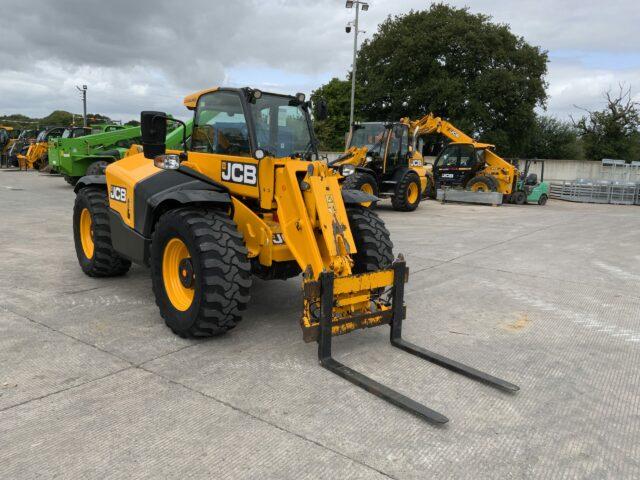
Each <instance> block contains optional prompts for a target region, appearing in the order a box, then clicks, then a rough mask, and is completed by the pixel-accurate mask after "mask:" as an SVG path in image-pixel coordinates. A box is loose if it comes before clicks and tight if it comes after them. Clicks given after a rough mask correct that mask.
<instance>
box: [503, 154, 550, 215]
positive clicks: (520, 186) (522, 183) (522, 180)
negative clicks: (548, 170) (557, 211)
mask: <svg viewBox="0 0 640 480" xmlns="http://www.w3.org/2000/svg"><path fill="white" fill-rule="evenodd" d="M537 163H539V164H540V179H538V175H537V174H536V173H529V169H530V168H531V165H532V164H537ZM509 199H510V201H511V202H512V203H516V204H518V205H523V204H525V203H537V204H538V205H545V204H546V203H547V200H548V199H549V183H548V182H545V181H544V160H531V159H526V160H525V161H524V169H523V170H522V171H521V174H520V177H519V178H518V181H517V183H516V189H515V192H514V193H513V194H512V195H511V196H510V198H509Z"/></svg>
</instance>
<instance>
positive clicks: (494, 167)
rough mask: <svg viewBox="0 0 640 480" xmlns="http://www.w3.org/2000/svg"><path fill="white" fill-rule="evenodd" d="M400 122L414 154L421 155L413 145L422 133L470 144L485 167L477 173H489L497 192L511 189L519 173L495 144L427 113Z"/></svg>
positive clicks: (508, 191)
mask: <svg viewBox="0 0 640 480" xmlns="http://www.w3.org/2000/svg"><path fill="white" fill-rule="evenodd" d="M401 121H402V122H406V123H407V124H408V125H409V131H410V132H411V134H412V137H413V150H414V155H415V156H416V158H417V156H419V157H420V158H422V155H421V154H420V153H419V152H417V151H416V149H415V145H416V143H417V139H418V138H419V137H421V136H423V135H429V134H434V133H437V134H441V135H444V136H445V137H447V138H448V139H449V140H451V144H460V145H472V146H473V147H474V148H475V149H476V151H478V150H479V151H481V154H482V156H483V158H484V163H485V167H484V168H483V169H481V170H478V172H477V174H478V175H490V176H492V177H493V178H495V179H496V180H497V182H498V190H497V191H498V192H500V193H503V194H505V195H508V194H510V193H511V191H512V189H513V185H514V183H515V179H517V178H518V177H519V175H520V172H519V171H518V169H517V168H516V167H514V166H513V165H511V164H510V163H509V162H507V161H506V160H504V159H503V158H501V157H500V156H498V155H497V154H496V153H495V152H494V151H493V149H494V148H495V145H492V144H490V143H482V142H477V141H475V140H474V139H473V138H471V137H470V136H469V135H467V134H466V133H464V132H463V131H462V130H460V129H458V128H457V127H455V126H454V125H453V124H451V123H450V122H448V121H446V120H444V119H442V118H440V117H436V116H435V115H433V113H429V114H428V115H425V116H424V117H422V118H420V119H419V120H414V121H411V120H409V119H408V118H403V119H402V120H401Z"/></svg>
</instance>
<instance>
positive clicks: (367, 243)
mask: <svg viewBox="0 0 640 480" xmlns="http://www.w3.org/2000/svg"><path fill="white" fill-rule="evenodd" d="M347 217H348V218H349V227H350V228H351V233H352V234H353V240H354V241H355V244H356V249H357V250H358V251H357V252H356V254H355V255H353V261H354V265H353V273H365V272H375V271H378V270H383V269H385V268H389V267H390V266H391V263H392V262H393V243H392V242H391V235H389V230H387V227H385V225H384V222H383V221H382V220H381V219H380V217H378V215H376V214H375V212H373V211H372V210H370V209H367V208H363V207H349V208H348V209H347Z"/></svg>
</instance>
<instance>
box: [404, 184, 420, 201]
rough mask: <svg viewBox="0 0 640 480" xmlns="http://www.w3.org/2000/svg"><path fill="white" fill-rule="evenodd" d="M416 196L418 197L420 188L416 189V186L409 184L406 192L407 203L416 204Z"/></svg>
mask: <svg viewBox="0 0 640 480" xmlns="http://www.w3.org/2000/svg"><path fill="white" fill-rule="evenodd" d="M418 195H420V188H418V185H416V184H415V183H413V182H411V183H410V184H409V190H407V200H408V201H409V203H416V202H417V201H418Z"/></svg>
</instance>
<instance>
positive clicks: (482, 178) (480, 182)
mask: <svg viewBox="0 0 640 480" xmlns="http://www.w3.org/2000/svg"><path fill="white" fill-rule="evenodd" d="M466 188H467V190H470V191H472V192H495V191H496V190H498V182H497V181H496V179H495V178H493V177H492V176H491V175H478V176H477V177H473V178H472V179H471V180H469V183H467V187H466Z"/></svg>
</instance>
